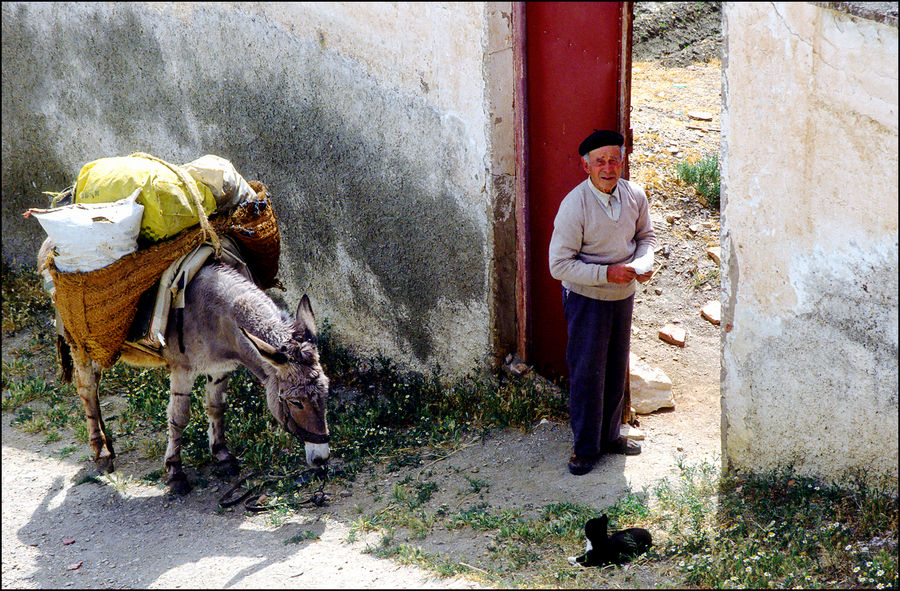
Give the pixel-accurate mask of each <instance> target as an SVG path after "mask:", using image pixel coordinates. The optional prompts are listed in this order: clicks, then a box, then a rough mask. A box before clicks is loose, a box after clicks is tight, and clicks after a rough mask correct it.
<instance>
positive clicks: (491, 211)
mask: <svg viewBox="0 0 900 591" xmlns="http://www.w3.org/2000/svg"><path fill="white" fill-rule="evenodd" d="M501 12H502V11H501ZM486 13H487V11H486V9H485V5H484V4H483V3H459V4H435V3H413V4H393V3H391V4H387V3H372V4H368V3H317V2H310V3H216V4H207V3H202V4H201V3H174V4H173V3H91V4H79V3H4V5H3V98H2V100H3V122H2V125H3V225H4V233H3V258H4V260H6V261H8V262H15V263H24V264H30V265H33V260H34V253H36V251H37V247H38V245H39V243H40V241H41V239H42V232H41V231H40V229H39V227H38V225H37V224H34V223H30V222H27V221H26V222H22V221H21V212H22V211H23V210H24V209H26V208H27V207H33V206H43V205H44V204H45V203H46V198H45V197H44V196H43V195H41V192H42V191H57V190H60V189H62V188H63V187H65V186H67V185H68V184H71V183H72V182H73V180H74V177H75V175H76V174H77V172H78V170H79V169H80V167H81V166H82V165H83V164H84V163H85V162H88V161H90V160H92V159H95V158H99V157H104V156H112V155H122V154H128V153H131V152H134V151H144V152H149V153H151V154H154V155H156V156H159V157H161V158H163V159H166V160H169V161H172V162H176V163H183V162H187V161H189V160H193V159H194V158H196V157H198V156H200V155H203V154H206V153H212V154H218V155H220V156H223V157H225V158H228V159H229V160H231V161H232V162H233V163H234V164H235V166H236V167H237V169H238V170H239V171H240V172H241V173H242V174H243V175H244V176H246V177H247V178H249V179H259V180H262V181H263V182H265V183H266V184H267V185H268V187H269V189H270V193H271V194H272V195H273V196H274V207H275V210H276V213H277V215H278V219H279V223H280V226H281V229H282V236H283V255H282V261H281V266H280V273H279V276H280V278H281V279H282V281H283V282H284V284H285V285H286V286H287V288H288V292H287V293H286V294H283V297H284V299H285V300H286V301H288V302H296V301H297V299H299V296H300V294H301V293H303V292H308V293H309V294H310V296H311V297H312V299H313V303H314V306H315V310H316V313H317V316H318V317H319V318H320V319H322V318H324V317H328V318H329V320H330V322H331V324H332V325H333V326H334V328H335V331H336V332H337V333H338V334H339V335H340V336H341V337H342V338H344V340H345V341H347V342H349V343H350V344H351V345H352V346H353V348H355V349H357V350H358V351H359V352H360V353H367V354H373V353H376V352H381V353H384V354H385V355H387V356H389V357H392V358H394V359H396V360H398V361H400V362H402V363H405V364H407V365H410V366H412V367H418V368H421V369H425V368H427V367H429V366H431V365H432V364H435V363H439V364H440V365H441V367H442V368H443V369H444V370H445V371H449V372H456V371H464V370H466V369H468V368H470V367H471V365H472V360H473V359H479V360H483V359H484V358H485V355H486V354H487V353H489V352H490V350H491V348H492V347H495V345H496V344H497V343H498V342H500V341H502V339H503V338H509V337H508V336H505V335H503V334H498V333H502V330H503V329H502V328H497V327H498V326H499V325H500V321H499V319H497V318H494V317H493V316H492V311H491V305H492V301H493V300H495V299H496V297H495V296H494V294H496V293H501V292H502V291H503V288H502V286H497V285H496V284H495V282H496V281H497V280H498V277H500V279H502V275H499V274H498V272H497V270H496V268H497V262H496V260H497V258H498V257H501V258H502V253H499V252H495V242H497V240H496V239H495V237H494V229H493V225H492V224H493V217H494V216H495V215H496V214H497V212H500V213H501V214H502V212H503V211H504V210H505V209H506V207H507V206H506V203H507V202H508V201H509V199H510V197H509V195H507V194H505V193H504V184H503V183H502V182H501V183H498V182H497V181H496V176H497V175H502V174H504V172H503V170H502V168H503V167H502V163H496V162H494V160H493V158H494V157H493V155H492V151H491V146H492V142H495V141H503V140H502V138H495V137H492V134H493V133H494V132H493V128H492V123H491V121H492V117H502V118H507V114H506V113H505V112H503V111H504V109H509V111H510V113H509V116H508V118H509V119H510V120H511V119H512V117H511V101H509V102H510V104H509V105H506V104H505V103H504V102H503V98H502V96H501V95H502V92H503V90H502V88H501V89H500V90H495V89H491V88H489V87H488V85H487V83H486V81H485V69H486V68H488V67H493V66H492V65H491V64H494V63H495V61H496V60H495V59H488V57H487V55H488V53H487V46H488V40H489V39H496V38H498V37H499V38H502V26H493V27H491V28H489V27H488V24H487V20H488V19H487V16H486ZM498 18H500V20H501V24H502V17H498ZM495 20H496V19H495ZM498 31H499V32H498ZM501 45H502V42H501ZM498 51H499V49H498ZM510 95H511V91H510ZM492 101H494V102H496V103H497V105H496V106H495V107H494V106H492V104H493V103H492ZM493 111H496V113H494V112H493ZM12 229H14V230H13V231H10V230H12ZM501 246H502V244H501ZM492 331H493V332H492Z"/></svg>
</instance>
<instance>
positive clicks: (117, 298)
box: [49, 181, 281, 369]
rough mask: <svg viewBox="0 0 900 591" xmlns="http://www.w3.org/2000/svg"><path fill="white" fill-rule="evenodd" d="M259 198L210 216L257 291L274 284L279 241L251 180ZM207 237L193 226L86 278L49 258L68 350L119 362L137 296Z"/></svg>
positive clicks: (104, 363)
mask: <svg viewBox="0 0 900 591" xmlns="http://www.w3.org/2000/svg"><path fill="white" fill-rule="evenodd" d="M249 184H250V186H251V187H252V188H253V190H254V191H256V192H257V199H255V200H247V201H244V202H243V203H242V204H241V205H239V206H238V207H237V208H235V210H234V211H232V212H231V213H230V214H229V215H227V216H222V215H213V216H211V217H210V218H209V222H210V224H211V225H212V227H213V228H214V229H215V231H216V232H217V233H220V234H226V235H228V236H231V237H232V238H233V239H234V240H236V241H237V242H238V244H239V245H240V247H241V249H242V250H243V251H244V253H243V254H244V258H245V260H246V262H247V265H248V266H249V267H250V271H251V272H252V273H253V276H254V278H256V280H257V283H258V284H259V285H260V287H261V288H263V289H267V288H269V287H272V286H274V285H276V284H277V281H276V279H275V276H276V274H277V273H278V257H279V255H280V253H281V239H280V236H279V233H278V222H277V221H276V220H275V212H274V211H273V210H272V205H271V203H269V199H268V196H267V190H266V187H265V186H264V185H263V184H262V183H259V182H256V181H250V183H249ZM206 239H207V238H206V237H205V236H204V233H203V230H202V229H201V228H200V227H198V226H195V227H193V228H188V229H186V230H183V231H182V232H180V233H179V234H177V235H176V236H174V237H173V238H171V239H169V240H166V241H164V242H159V243H157V244H154V245H152V246H149V247H147V248H142V249H140V250H137V251H135V252H133V253H131V254H128V255H126V256H124V257H122V258H120V259H119V260H117V261H116V262H114V263H113V264H111V265H108V266H106V267H103V268H102V269H97V270H95V271H90V272H87V273H77V272H76V273H62V272H60V271H58V270H57V269H56V265H55V264H54V263H53V258H52V254H51V256H50V260H49V270H50V274H51V276H52V277H53V283H54V286H55V287H56V294H55V297H54V303H55V305H56V309H57V311H58V312H59V316H60V319H61V320H62V324H63V327H64V328H65V333H66V335H65V336H66V341H67V342H68V343H69V345H70V346H71V347H72V348H73V349H75V350H77V351H80V352H82V353H84V354H87V355H88V356H89V357H90V358H91V359H93V360H94V361H96V362H97V363H98V364H99V365H100V366H101V367H103V368H104V369H107V368H109V367H112V365H113V364H114V363H115V362H116V360H117V359H118V358H119V352H120V350H121V348H122V344H123V343H124V342H125V338H126V336H127V335H128V329H129V327H130V326H131V323H132V322H133V321H134V317H135V314H136V313H137V306H138V300H139V299H140V297H141V294H143V293H144V291H146V290H147V289H148V288H150V287H152V286H153V284H155V283H156V282H157V281H158V280H159V278H160V277H161V276H162V274H163V272H164V271H165V270H166V269H167V268H168V267H169V265H171V264H172V263H173V262H175V260H176V259H177V258H178V257H180V256H181V255H183V254H187V253H188V252H190V251H191V250H193V249H194V248H196V247H197V246H198V245H200V244H202V243H203V242H204V240H206Z"/></svg>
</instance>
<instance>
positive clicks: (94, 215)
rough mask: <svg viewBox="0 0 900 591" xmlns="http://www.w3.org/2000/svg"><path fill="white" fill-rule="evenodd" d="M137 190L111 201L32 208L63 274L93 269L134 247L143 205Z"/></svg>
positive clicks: (112, 261)
mask: <svg viewBox="0 0 900 591" xmlns="http://www.w3.org/2000/svg"><path fill="white" fill-rule="evenodd" d="M140 194H141V190H140V189H137V190H136V191H135V192H134V193H132V194H131V195H130V196H128V197H126V198H125V199H120V200H118V201H115V202H113V203H75V204H72V205H66V206H64V207H56V208H53V209H31V210H29V211H28V214H30V215H33V216H34V217H36V218H37V221H38V222H40V224H41V226H42V227H43V228H44V231H45V232H47V235H48V236H49V237H50V240H52V241H53V244H54V246H55V247H56V248H55V250H56V255H55V257H54V259H53V261H54V263H55V264H56V268H57V269H58V270H59V271H62V272H64V273H71V272H73V271H80V272H86V271H94V270H96V269H101V268H103V267H105V266H107V265H110V264H112V263H114V262H116V261H117V260H119V259H120V258H122V257H123V256H125V255H126V254H129V253H132V252H134V251H135V250H137V237H138V233H139V232H140V231H141V217H143V215H144V206H143V205H141V204H140V203H138V202H137V201H136V200H137V198H138V196H139V195H140Z"/></svg>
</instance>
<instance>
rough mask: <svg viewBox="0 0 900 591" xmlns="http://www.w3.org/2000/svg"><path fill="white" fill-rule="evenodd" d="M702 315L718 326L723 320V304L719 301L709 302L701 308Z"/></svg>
mask: <svg viewBox="0 0 900 591" xmlns="http://www.w3.org/2000/svg"><path fill="white" fill-rule="evenodd" d="M700 315H701V316H703V317H704V318H706V319H707V320H709V321H710V322H712V323H713V324H715V325H716V326H718V325H719V322H721V320H722V303H721V302H719V300H713V301H711V302H707V303H706V305H704V306H703V307H702V308H700Z"/></svg>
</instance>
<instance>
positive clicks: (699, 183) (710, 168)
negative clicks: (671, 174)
mask: <svg viewBox="0 0 900 591" xmlns="http://www.w3.org/2000/svg"><path fill="white" fill-rule="evenodd" d="M675 170H676V171H677V172H678V177H679V178H681V180H683V181H684V182H686V183H688V184H689V185H694V187H695V188H696V189H697V192H698V193H700V194H701V195H703V197H704V198H706V200H707V203H708V204H709V207H710V209H719V184H720V181H719V156H718V155H717V154H712V155H710V156H707V157H706V158H704V159H703V160H700V161H699V162H679V163H678V164H677V165H675Z"/></svg>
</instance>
